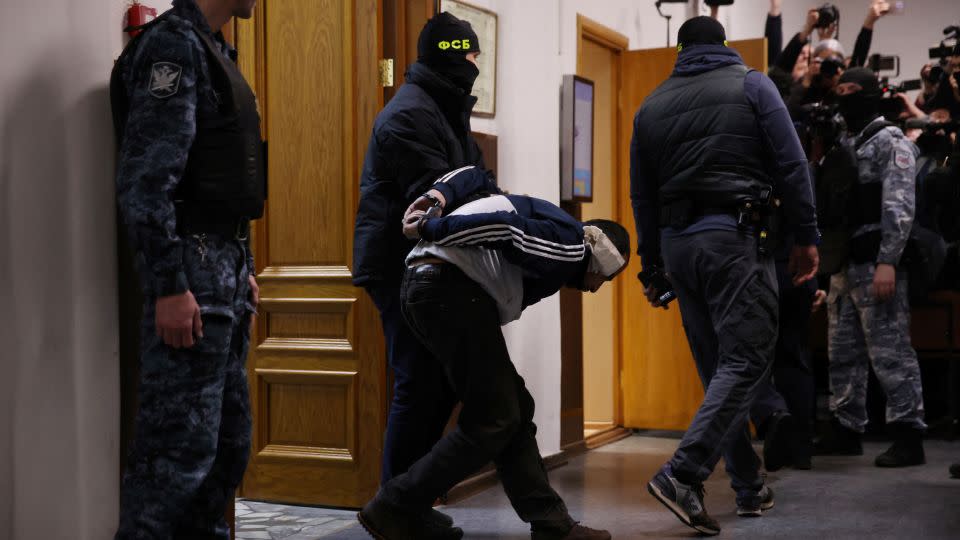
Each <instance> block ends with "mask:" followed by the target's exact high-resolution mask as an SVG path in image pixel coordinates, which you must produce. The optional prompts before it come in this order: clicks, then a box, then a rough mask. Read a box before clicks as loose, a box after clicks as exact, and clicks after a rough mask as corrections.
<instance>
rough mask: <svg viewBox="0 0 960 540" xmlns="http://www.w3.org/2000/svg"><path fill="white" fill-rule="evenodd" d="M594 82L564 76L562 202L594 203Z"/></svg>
mask: <svg viewBox="0 0 960 540" xmlns="http://www.w3.org/2000/svg"><path fill="white" fill-rule="evenodd" d="M593 108H594V91H593V81H591V80H589V79H584V78H583V77H578V76H576V75H564V76H563V88H562V90H561V99H560V160H561V165H560V200H563V201H576V202H592V201H593Z"/></svg>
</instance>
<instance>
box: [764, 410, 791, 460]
mask: <svg viewBox="0 0 960 540" xmlns="http://www.w3.org/2000/svg"><path fill="white" fill-rule="evenodd" d="M796 438H797V435H796V425H795V423H794V421H793V416H790V413H788V412H776V413H773V416H771V417H770V419H769V420H767V434H766V436H765V437H764V438H763V466H764V467H765V468H766V469H767V470H768V471H770V472H774V471H779V470H780V469H782V468H783V467H784V465H787V464H789V463H790V462H791V457H792V453H793V444H794V441H795V440H796Z"/></svg>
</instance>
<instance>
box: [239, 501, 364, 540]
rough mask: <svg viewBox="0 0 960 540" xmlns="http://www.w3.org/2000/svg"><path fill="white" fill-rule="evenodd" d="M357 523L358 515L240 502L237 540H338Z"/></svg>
mask: <svg viewBox="0 0 960 540" xmlns="http://www.w3.org/2000/svg"><path fill="white" fill-rule="evenodd" d="M355 523H356V513H355V512H350V511H346V510H328V509H325V508H311V507H302V506H283V505H279V504H268V503H261V502H254V501H245V500H243V499H240V500H238V501H237V540H317V539H319V538H337V537H338V536H337V533H338V532H340V531H343V530H344V529H346V528H348V527H351V526H353V524H355Z"/></svg>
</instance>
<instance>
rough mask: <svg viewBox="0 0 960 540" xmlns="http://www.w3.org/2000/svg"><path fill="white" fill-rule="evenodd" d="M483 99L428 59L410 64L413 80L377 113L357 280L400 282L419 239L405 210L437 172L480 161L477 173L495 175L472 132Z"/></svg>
mask: <svg viewBox="0 0 960 540" xmlns="http://www.w3.org/2000/svg"><path fill="white" fill-rule="evenodd" d="M476 101H477V99H476V98H475V97H473V96H470V95H466V94H464V92H463V90H461V89H459V88H457V87H456V86H454V85H453V83H451V82H450V81H448V80H447V79H446V78H444V77H442V76H440V75H439V74H437V73H436V72H435V71H433V70H432V69H430V68H429V67H427V66H425V65H423V64H421V63H414V64H412V65H411V66H410V67H409V68H408V70H407V73H406V83H405V84H404V85H403V86H401V87H400V89H399V90H398V91H397V93H396V95H395V96H394V97H393V99H392V100H391V101H390V103H388V104H387V106H386V107H384V109H383V111H381V112H380V114H379V115H378V116H377V119H376V122H375V123H374V126H373V133H372V135H371V137H370V144H369V146H368V147H367V156H366V159H365V160H364V164H363V172H362V176H361V178H360V205H359V208H358V210H357V220H356V226H355V228H354V237H353V283H354V285H358V286H363V287H368V288H369V287H375V286H377V285H378V284H380V285H390V286H395V285H397V284H399V283H400V281H401V280H402V278H403V271H404V259H405V258H406V256H407V254H408V253H409V252H410V250H411V249H412V248H413V246H414V245H415V242H412V241H410V240H407V239H406V238H405V237H404V236H403V231H402V225H401V219H402V218H403V213H404V211H405V210H406V209H407V207H408V206H409V205H410V203H412V202H413V201H414V200H415V199H416V198H417V197H419V196H420V195H422V194H423V193H424V192H426V191H427V190H429V189H430V186H431V185H432V184H433V183H434V182H435V181H436V180H437V179H439V178H440V177H442V176H443V175H444V174H445V173H447V172H450V171H453V170H456V169H459V168H461V167H464V166H467V165H475V166H476V169H474V170H475V171H476V172H475V173H474V174H479V175H487V176H490V175H491V173H490V172H488V171H487V170H486V167H485V166H484V164H483V157H482V156H481V154H480V148H479V147H478V146H477V143H476V141H475V140H474V139H473V137H472V136H471V135H470V113H471V111H472V110H473V106H474V104H475V103H476ZM447 210H448V211H449V210H452V208H448V209H447Z"/></svg>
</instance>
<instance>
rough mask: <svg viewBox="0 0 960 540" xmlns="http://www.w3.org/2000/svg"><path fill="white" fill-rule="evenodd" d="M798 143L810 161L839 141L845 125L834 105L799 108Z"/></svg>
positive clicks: (808, 105)
mask: <svg viewBox="0 0 960 540" xmlns="http://www.w3.org/2000/svg"><path fill="white" fill-rule="evenodd" d="M800 112H801V115H802V116H803V121H802V122H800V128H799V129H800V141H801V143H802V144H803V148H804V151H805V153H806V154H807V157H808V158H809V159H810V160H811V161H814V162H815V161H819V159H820V158H821V157H822V156H823V155H824V154H825V153H826V152H828V151H829V150H830V149H831V148H833V146H834V145H835V144H836V143H837V141H839V140H840V136H841V135H843V130H844V129H845V127H846V126H845V124H844V123H843V120H842V119H841V118H840V115H839V110H838V107H837V105H836V104H832V103H824V102H818V103H809V104H807V105H803V106H802V107H800Z"/></svg>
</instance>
